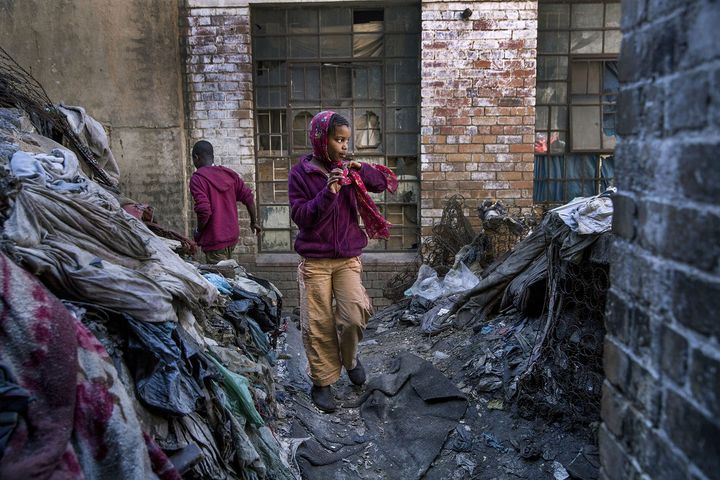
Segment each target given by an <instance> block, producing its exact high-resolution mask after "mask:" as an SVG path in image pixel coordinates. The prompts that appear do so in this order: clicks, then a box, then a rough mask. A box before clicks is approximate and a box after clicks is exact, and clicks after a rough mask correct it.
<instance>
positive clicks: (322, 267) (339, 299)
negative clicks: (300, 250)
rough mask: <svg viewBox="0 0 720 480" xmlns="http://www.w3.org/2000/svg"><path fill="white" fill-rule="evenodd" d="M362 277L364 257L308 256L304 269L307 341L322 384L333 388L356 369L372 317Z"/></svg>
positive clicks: (303, 315)
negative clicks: (359, 346) (348, 371)
mask: <svg viewBox="0 0 720 480" xmlns="http://www.w3.org/2000/svg"><path fill="white" fill-rule="evenodd" d="M361 274H362V263H361V262H360V257H355V258H306V259H303V261H302V262H301V263H300V266H299V267H298V284H299V286H300V324H301V330H302V336H303V343H304V345H305V353H306V354H307V358H308V364H309V372H308V373H309V375H310V379H311V380H312V382H313V384H315V385H317V386H321V387H322V386H326V385H332V384H333V383H335V382H336V381H337V380H338V379H339V378H340V374H341V373H342V367H345V369H346V370H350V369H352V368H354V367H355V358H356V356H357V345H358V342H359V341H360V340H362V337H363V332H364V331H365V327H366V326H367V322H368V319H369V318H370V314H371V313H372V307H371V305H370V300H369V298H368V296H367V292H365V287H363V285H362V281H361V278H360V276H361ZM333 299H334V300H335V305H334V306H333Z"/></svg>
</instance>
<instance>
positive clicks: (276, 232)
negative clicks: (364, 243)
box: [251, 4, 420, 252]
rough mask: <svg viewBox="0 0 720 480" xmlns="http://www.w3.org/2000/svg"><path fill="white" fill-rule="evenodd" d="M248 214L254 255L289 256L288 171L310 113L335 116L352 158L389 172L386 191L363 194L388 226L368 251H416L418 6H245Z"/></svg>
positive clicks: (303, 142) (304, 147)
mask: <svg viewBox="0 0 720 480" xmlns="http://www.w3.org/2000/svg"><path fill="white" fill-rule="evenodd" d="M251 24H252V36H253V66H254V85H255V135H256V142H255V145H256V166H257V170H256V171H257V186H258V187H257V190H258V209H259V213H260V219H261V221H262V225H263V233H262V235H261V239H260V250H261V251H277V252H280V251H292V242H293V240H294V236H295V234H296V231H297V227H296V226H295V225H294V224H293V223H292V221H291V219H290V208H289V205H288V196H287V179H288V173H289V169H290V168H291V166H292V165H293V164H294V163H295V162H296V161H297V160H298V159H299V158H300V157H301V156H303V155H305V154H307V153H310V152H311V146H310V142H309V141H308V138H307V129H308V124H309V123H310V120H311V119H312V117H313V115H315V114H316V113H318V112H319V111H321V110H328V109H330V110H335V111H336V112H338V113H340V114H341V115H343V116H344V117H346V118H347V119H348V120H349V121H350V123H351V127H352V129H353V138H352V139H351V145H350V149H351V150H352V151H354V154H355V158H356V159H357V160H359V161H362V162H368V163H378V164H383V165H386V166H388V167H389V168H391V169H392V170H393V171H395V173H396V174H397V175H398V179H399V181H400V187H399V189H398V191H397V192H396V193H395V194H390V193H387V192H386V193H381V194H373V198H374V200H375V201H376V203H377V205H378V207H379V209H380V211H381V212H382V213H383V214H384V215H385V216H386V218H387V219H388V220H389V221H390V222H391V223H392V224H393V228H392V229H391V236H390V238H389V239H388V240H381V241H377V240H376V241H371V242H370V244H369V246H368V249H372V250H387V251H400V250H409V249H416V248H417V245H418V240H419V208H418V207H419V202H420V181H419V178H420V168H419V165H420V163H419V133H420V127H419V116H418V114H419V109H418V105H419V99H420V61H419V53H420V7H419V5H417V4H414V5H397V6H382V5H378V6H377V7H373V6H372V5H370V6H363V7H345V6H338V5H333V6H324V7H307V6H303V7H301V8H300V7H292V8H280V7H254V8H252V10H251Z"/></svg>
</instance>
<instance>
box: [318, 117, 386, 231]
mask: <svg viewBox="0 0 720 480" xmlns="http://www.w3.org/2000/svg"><path fill="white" fill-rule="evenodd" d="M333 115H335V112H333V111H330V110H326V111H323V112H320V113H318V114H317V115H315V116H314V117H313V119H312V121H311V122H310V131H309V132H308V135H309V137H310V143H312V147H313V156H314V157H315V158H317V159H318V160H319V161H320V163H322V164H323V165H325V166H327V167H328V168H329V169H333V168H341V169H342V170H343V175H344V177H345V178H344V179H343V180H342V181H341V182H340V183H341V184H342V185H354V186H355V197H356V198H357V206H358V213H359V214H360V218H362V221H363V224H364V225H365V231H366V232H367V235H368V237H370V238H372V239H376V238H385V239H386V238H388V237H389V236H390V227H391V226H392V224H391V223H390V222H388V221H387V220H386V219H385V217H383V216H382V214H381V213H380V210H379V209H378V207H377V205H375V202H374V201H373V200H372V198H370V194H369V193H368V191H367V188H366V187H365V184H364V183H363V181H362V178H360V173H359V172H358V171H357V170H354V169H351V168H348V167H347V164H348V163H349V162H333V161H331V160H330V156H329V155H328V130H329V126H330V118H332V116H333ZM369 165H370V166H371V167H373V168H374V169H376V170H377V171H379V172H381V173H382V174H383V175H384V176H385V180H386V181H387V190H388V191H389V192H390V193H395V191H396V190H397V187H398V180H397V177H396V176H395V174H394V173H393V172H392V170H390V169H389V168H387V167H386V166H384V165H377V164H369Z"/></svg>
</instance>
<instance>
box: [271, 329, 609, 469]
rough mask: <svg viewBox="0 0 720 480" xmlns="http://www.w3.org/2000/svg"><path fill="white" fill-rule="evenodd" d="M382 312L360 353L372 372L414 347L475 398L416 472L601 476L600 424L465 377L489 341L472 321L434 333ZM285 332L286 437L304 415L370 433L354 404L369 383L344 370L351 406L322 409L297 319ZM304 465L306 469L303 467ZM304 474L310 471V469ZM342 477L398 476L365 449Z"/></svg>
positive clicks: (342, 387) (352, 432)
mask: <svg viewBox="0 0 720 480" xmlns="http://www.w3.org/2000/svg"><path fill="white" fill-rule="evenodd" d="M378 316H379V315H376V317H378ZM376 317H374V318H373V319H371V321H370V324H369V326H368V329H367V331H366V336H365V338H364V339H363V341H362V342H361V344H360V356H361V358H362V360H363V364H364V365H365V368H366V371H367V373H368V377H369V378H372V377H373V376H378V375H382V374H384V373H385V372H387V370H388V367H389V365H390V363H391V362H392V360H393V359H394V358H395V357H397V356H398V355H399V354H400V353H402V352H411V353H413V354H415V355H417V356H418V357H421V358H423V359H425V360H427V361H429V362H430V363H432V364H433V365H434V366H435V367H436V368H437V369H438V370H439V371H441V372H442V373H443V374H444V375H445V376H446V377H447V378H448V379H450V380H451V381H452V382H453V383H454V384H455V385H456V386H457V387H458V388H459V389H460V390H461V391H462V392H464V393H465V395H466V397H467V400H468V407H467V410H466V411H465V415H464V417H463V418H462V419H461V420H460V421H459V423H458V424H457V426H456V428H455V429H454V430H451V431H450V432H448V436H447V438H446V441H445V444H444V446H443V448H442V450H441V451H440V453H439V455H437V457H436V458H435V460H434V461H433V463H432V464H431V465H430V467H429V468H428V469H427V471H426V472H424V473H421V474H419V475H418V476H417V477H416V478H422V479H436V480H440V479H482V480H485V479H488V480H489V479H516V478H521V479H543V478H548V479H553V478H555V479H565V478H581V479H588V480H589V479H595V478H597V467H598V465H599V462H598V456H597V447H596V445H597V442H596V435H595V432H596V429H597V425H596V424H591V425H571V424H569V423H568V422H563V421H562V420H554V421H551V420H548V419H546V418H542V417H535V418H522V417H521V416H520V415H518V413H517V409H516V408H515V406H514V405H513V404H512V403H511V404H508V403H506V402H504V401H503V399H502V397H501V395H500V394H498V393H497V392H495V393H483V392H478V391H477V389H475V388H472V387H470V386H468V385H466V383H465V382H466V380H467V379H468V364H469V363H472V362H471V360H472V358H473V357H474V356H475V355H476V354H477V352H478V351H481V350H482V349H483V345H482V342H483V339H482V337H480V336H479V335H476V334H475V335H474V332H473V331H472V329H450V330H446V331H444V332H442V333H440V334H438V335H435V336H427V335H425V334H423V333H421V331H420V328H419V327H417V326H414V325H403V324H401V323H386V322H383V321H381V320H377V318H376ZM284 337H285V338H284V339H283V342H282V345H281V347H280V348H281V350H282V351H283V353H282V355H281V357H283V358H284V360H281V361H280V362H279V365H278V376H279V387H278V388H279V392H278V398H279V399H280V404H281V406H282V407H283V408H282V410H283V415H284V418H283V419H281V422H280V424H281V428H280V430H281V432H280V433H281V434H282V435H284V436H285V437H286V438H287V437H290V438H291V437H293V435H294V434H297V433H298V430H297V428H296V427H297V425H298V422H299V420H301V421H302V422H304V423H309V422H310V423H313V422H316V424H317V423H319V424H325V425H327V426H328V427H329V428H333V429H334V431H336V432H337V431H338V427H339V431H340V433H339V435H340V437H342V436H344V435H346V436H347V438H352V437H353V436H357V435H362V434H364V433H365V427H364V425H363V419H362V418H361V417H360V415H359V409H358V408H348V406H350V405H353V404H354V403H355V402H357V400H358V399H359V398H361V397H362V395H363V393H364V389H365V388H366V386H363V387H355V386H353V385H352V384H351V383H350V381H349V380H348V378H347V376H346V374H344V373H343V376H342V377H341V379H340V380H339V381H338V382H337V383H336V384H335V386H334V390H335V396H336V399H337V400H338V403H339V404H340V405H344V407H343V408H339V409H338V411H337V412H335V413H332V414H325V413H321V412H320V411H318V410H317V409H316V408H315V407H314V406H313V404H312V402H311V401H310V399H309V388H310V384H309V382H308V380H307V377H306V375H305V374H304V369H305V364H306V361H305V358H304V352H303V350H302V342H301V340H300V334H299V332H298V331H297V328H296V325H295V324H294V322H293V321H292V320H291V321H289V328H288V333H287V334H286V335H285V336H284ZM301 464H302V462H301ZM296 466H297V465H296ZM298 471H302V469H301V468H300V467H298ZM568 472H570V473H568ZM303 473H305V472H303ZM302 478H308V479H309V480H310V479H311V477H309V476H307V474H304V475H303V476H302ZM336 478H343V479H393V478H398V477H397V476H395V475H393V473H392V472H385V471H382V470H380V469H378V468H377V467H376V466H374V465H373V463H372V461H371V460H368V459H367V455H366V458H365V461H364V462H361V461H357V462H351V461H349V460H348V461H347V462H346V463H345V465H344V467H343V468H342V469H341V470H340V471H338V472H337V473H336ZM313 480H314V479H313ZM403 480H405V479H403ZM407 480H410V479H407Z"/></svg>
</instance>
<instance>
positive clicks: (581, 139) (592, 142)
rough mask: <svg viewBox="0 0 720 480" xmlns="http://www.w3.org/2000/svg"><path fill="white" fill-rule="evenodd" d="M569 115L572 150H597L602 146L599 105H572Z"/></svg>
mask: <svg viewBox="0 0 720 480" xmlns="http://www.w3.org/2000/svg"><path fill="white" fill-rule="evenodd" d="M570 115H571V117H570V119H571V122H572V124H571V126H570V129H571V131H572V141H573V145H572V148H573V150H574V151H577V150H599V149H600V148H602V145H601V143H600V107H599V106H572V107H571V111H570Z"/></svg>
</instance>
